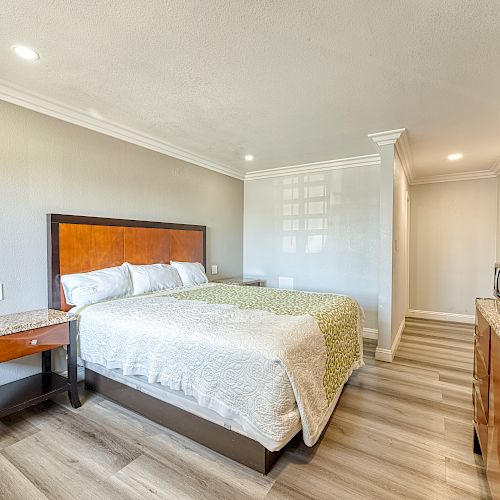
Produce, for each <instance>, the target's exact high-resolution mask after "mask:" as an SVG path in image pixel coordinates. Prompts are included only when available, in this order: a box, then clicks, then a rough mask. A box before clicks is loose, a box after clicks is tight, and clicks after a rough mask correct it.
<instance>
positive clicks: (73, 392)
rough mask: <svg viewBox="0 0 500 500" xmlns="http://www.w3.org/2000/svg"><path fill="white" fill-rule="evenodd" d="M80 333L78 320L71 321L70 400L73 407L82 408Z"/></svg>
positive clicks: (69, 357) (69, 347)
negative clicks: (78, 369) (79, 393)
mask: <svg viewBox="0 0 500 500" xmlns="http://www.w3.org/2000/svg"><path fill="white" fill-rule="evenodd" d="M77 333H78V329H77V322H76V321H70V323H69V345H68V382H69V391H68V395H69V401H70V403H71V406H72V407H73V408H80V406H82V403H80V398H79V397H78V384H77V364H76V354H77V352H76V351H77V344H76V336H77Z"/></svg>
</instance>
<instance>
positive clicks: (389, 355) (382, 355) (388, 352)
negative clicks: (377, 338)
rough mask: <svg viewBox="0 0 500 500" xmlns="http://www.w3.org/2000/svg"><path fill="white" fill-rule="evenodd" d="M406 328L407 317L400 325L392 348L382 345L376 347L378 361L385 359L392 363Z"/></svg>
mask: <svg viewBox="0 0 500 500" xmlns="http://www.w3.org/2000/svg"><path fill="white" fill-rule="evenodd" d="M404 329H405V319H404V318H403V321H401V324H400V325H399V328H398V332H397V333H396V336H395V337H394V340H393V341H392V345H391V348H390V349H383V348H381V347H377V348H376V349H375V359H377V360H378V361H385V362H387V363H392V360H393V359H394V356H395V355H396V351H397V350H398V347H399V343H400V342H401V335H403V330H404Z"/></svg>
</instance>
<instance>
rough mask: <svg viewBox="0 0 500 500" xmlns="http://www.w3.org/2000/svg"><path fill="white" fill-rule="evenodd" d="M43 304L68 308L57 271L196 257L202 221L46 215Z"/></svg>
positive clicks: (201, 255) (202, 248) (201, 249)
mask: <svg viewBox="0 0 500 500" xmlns="http://www.w3.org/2000/svg"><path fill="white" fill-rule="evenodd" d="M47 231H48V233H47V250H48V256H47V257H48V258H47V261H48V285H49V307H50V308H52V309H61V310H63V311H68V310H69V309H70V308H71V306H68V304H66V301H65V298H64V294H63V293H62V289H61V275H63V274H72V273H85V272H88V271H95V270H96V269H103V268H105V267H113V266H119V265H121V264H123V263H124V262H130V263H131V264H158V263H167V264H168V263H169V262H170V260H179V261H187V262H201V263H203V265H204V266H205V268H206V264H207V263H206V226H192V225H188V224H169V223H165V222H147V221H139V220H124V219H106V218H101V217H83V216H78V215H60V214H48V215H47Z"/></svg>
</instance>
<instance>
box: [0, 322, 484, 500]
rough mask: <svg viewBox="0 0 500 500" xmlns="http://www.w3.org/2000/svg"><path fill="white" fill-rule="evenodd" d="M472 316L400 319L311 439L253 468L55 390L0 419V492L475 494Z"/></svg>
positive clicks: (57, 499) (100, 403)
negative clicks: (270, 464) (395, 342)
mask: <svg viewBox="0 0 500 500" xmlns="http://www.w3.org/2000/svg"><path fill="white" fill-rule="evenodd" d="M472 342H473V327H471V325H465V324H452V323H445V322H438V321H428V320H417V319H409V320H408V321H407V325H406V328H405V332H404V333H403V336H402V340H401V344H400V348H399V350H398V353H397V354H396V357H395V359H394V361H393V363H383V362H380V361H377V360H375V358H374V352H375V347H376V342H375V341H372V340H365V363H366V364H365V366H364V367H363V368H362V369H361V370H359V371H357V372H355V374H354V375H353V376H352V377H351V379H350V381H349V382H348V384H347V385H346V387H345V388H344V392H343V394H342V396H341V398H340V400H339V403H338V406H337V409H336V410H335V412H334V414H333V417H332V419H331V421H330V424H329V426H328V428H327V429H326V431H325V432H324V434H323V437H322V439H321V440H320V442H319V443H318V444H317V445H316V446H314V447H313V448H308V447H307V446H305V445H304V444H303V443H302V444H300V443H299V444H297V443H296V444H294V445H292V446H289V447H288V448H287V450H286V452H285V453H284V455H283V456H282V458H281V459H280V460H279V461H278V462H277V464H276V465H275V467H274V469H273V470H272V471H271V473H270V474H269V475H267V476H262V475H260V474H258V473H256V472H254V471H252V470H250V469H248V468H246V467H243V466H241V465H239V464H237V463H235V462H233V461H232V460H229V459H227V458H225V457H222V456H220V455H218V454H217V453H214V452H212V451H210V450H208V449H206V448H204V447H203V446H201V445H198V444H196V443H193V442H192V441H190V440H189V439H187V438H184V437H183V436H179V435H178V434H176V433H174V432H171V431H169V430H168V429H165V428H163V427H161V426H160V425H158V424H155V423H154V422H151V421H149V420H148V419H146V418H144V417H142V416H140V415H137V414H135V413H133V412H130V411H128V410H126V409H124V408H122V407H120V406H118V405H116V404H115V403H112V402H110V401H107V400H105V399H103V398H102V397H100V396H99V395H96V394H93V393H90V392H85V391H82V400H83V401H84V404H83V406H82V407H81V408H79V409H77V410H75V409H73V408H71V406H70V405H69V404H68V402H67V397H66V396H65V395H60V396H58V397H57V398H56V399H55V401H54V402H46V403H43V404H41V405H38V406H37V407H36V408H31V409H27V410H24V411H23V412H20V413H19V414H17V415H14V416H11V417H10V418H7V419H2V420H0V498H1V499H2V500H3V499H4V498H5V499H6V500H18V499H19V500H24V499H28V500H31V499H46V498H50V499H51V500H52V499H54V500H66V499H80V498H81V499H84V498H89V499H91V498H92V499H96V498H99V499H108V498H109V499H114V498H120V499H129V498H130V499H138V498H141V499H142V498H145V499H146V498H165V499H170V498H175V499H191V498H207V499H211V498H228V499H240V498H241V499H244V498H251V499H264V498H266V499H269V500H272V499H275V500H277V499H285V498H286V499H289V498H301V499H303V498H314V499H330V498H332V499H334V498H335V499H344V498H345V499H357V498H359V499H361V498H363V499H365V498H373V499H379V498H380V499H391V498H394V499H400V498H414V499H447V498H449V499H460V498H464V499H465V498H468V499H482V498H489V497H490V496H489V495H490V494H489V489H488V485H487V482H486V479H485V472H484V468H483V464H482V460H481V458H480V457H479V456H477V455H474V453H473V452H472V398H471V373H472V362H473V351H472Z"/></svg>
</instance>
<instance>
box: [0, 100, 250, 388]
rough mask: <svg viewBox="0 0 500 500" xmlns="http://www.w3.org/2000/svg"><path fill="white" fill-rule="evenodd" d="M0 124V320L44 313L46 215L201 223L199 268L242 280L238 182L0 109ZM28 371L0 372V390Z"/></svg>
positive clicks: (19, 366) (12, 367)
mask: <svg viewBox="0 0 500 500" xmlns="http://www.w3.org/2000/svg"><path fill="white" fill-rule="evenodd" d="M0 116H1V119H0V204H1V205H0V283H3V284H4V291H5V300H3V301H0V314H5V313H10V312H17V311H23V310H28V309H35V308H41V307H46V306H47V277H46V274H47V257H46V251H47V250H46V220H45V216H46V214H47V213H50V212H52V213H66V214H77V215H94V216H102V217H118V218H126V219H127V218H128V219H144V220H153V221H165V222H178V223H187V224H203V225H206V226H207V267H208V269H209V270H210V265H211V264H218V266H219V276H221V277H222V276H232V275H233V276H234V275H238V274H241V272H242V259H243V257H242V255H243V182H242V181H239V180H237V179H234V178H231V177H228V176H225V175H222V174H218V173H216V172H212V171H210V170H207V169H204V168H201V167H198V166H195V165H192V164H189V163H186V162H183V161H180V160H176V159H174V158H170V157H168V156H165V155H162V154H159V153H155V152H153V151H149V150H147V149H144V148H141V147H138V146H135V145H132V144H129V143H126V142H123V141H120V140H117V139H113V138H111V137H108V136H105V135H102V134H99V133H96V132H92V131H90V130H87V129H84V128H81V127H78V126H75V125H71V124H68V123H65V122H63V121H60V120H57V119H54V118H50V117H48V116H45V115H42V114H39V113H35V112H33V111H29V110H27V109H24V108H21V107H18V106H15V105H12V104H8V103H6V102H4V101H0ZM25 365H29V367H28V368H23V367H24V366H25ZM33 369H34V368H33V360H25V361H23V362H16V363H9V364H8V365H7V364H0V383H6V382H8V381H10V380H12V379H14V378H17V377H19V376H25V375H27V371H30V370H33Z"/></svg>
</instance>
